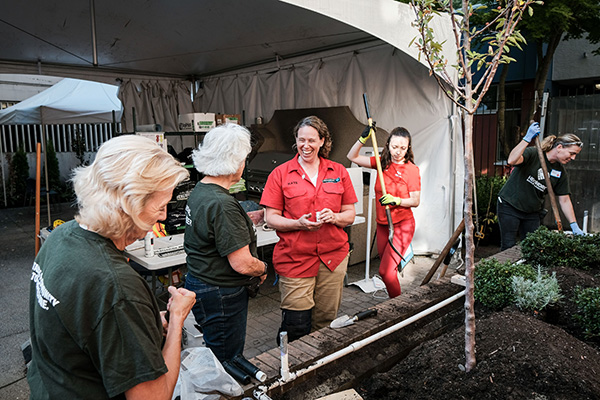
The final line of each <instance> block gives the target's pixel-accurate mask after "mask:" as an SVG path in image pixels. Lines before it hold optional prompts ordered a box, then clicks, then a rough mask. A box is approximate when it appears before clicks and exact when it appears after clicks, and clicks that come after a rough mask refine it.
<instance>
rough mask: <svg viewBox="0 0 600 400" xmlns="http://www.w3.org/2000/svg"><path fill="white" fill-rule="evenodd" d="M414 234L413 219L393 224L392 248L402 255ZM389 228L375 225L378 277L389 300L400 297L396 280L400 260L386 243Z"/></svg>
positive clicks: (398, 282) (398, 284)
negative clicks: (378, 262) (379, 260)
mask: <svg viewBox="0 0 600 400" xmlns="http://www.w3.org/2000/svg"><path fill="white" fill-rule="evenodd" d="M414 234H415V219H414V218H411V219H407V220H404V221H400V222H397V223H395V224H394V240H393V242H394V247H395V248H396V249H397V250H398V251H399V252H400V254H402V255H404V253H405V252H406V249H408V246H409V245H410V242H412V239H413V236H414ZM388 235H389V228H388V226H387V225H381V224H377V250H378V251H379V258H380V259H381V264H379V275H380V276H381V279H382V280H383V283H385V287H386V288H387V292H388V295H389V296H390V298H394V297H396V296H400V293H401V292H402V290H401V289H400V281H399V280H398V265H399V264H400V261H402V258H401V257H400V256H399V255H398V254H397V253H396V252H395V251H394V249H392V246H390V243H389V241H388Z"/></svg>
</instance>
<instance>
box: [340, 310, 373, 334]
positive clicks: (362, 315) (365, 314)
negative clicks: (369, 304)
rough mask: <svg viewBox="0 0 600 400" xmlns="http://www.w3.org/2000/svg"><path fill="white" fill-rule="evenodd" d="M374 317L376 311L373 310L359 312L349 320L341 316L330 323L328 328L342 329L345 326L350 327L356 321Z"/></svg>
mask: <svg viewBox="0 0 600 400" xmlns="http://www.w3.org/2000/svg"><path fill="white" fill-rule="evenodd" d="M375 315H377V309H374V308H372V309H368V310H365V311H361V312H359V313H358V314H355V315H354V316H353V317H352V318H350V317H349V316H347V315H342V316H341V317H338V318H336V319H334V320H333V321H331V324H330V325H329V326H330V327H331V328H333V329H338V328H343V327H345V326H350V325H352V324H353V323H354V322H356V321H358V320H361V319H365V318H369V317H373V316H375Z"/></svg>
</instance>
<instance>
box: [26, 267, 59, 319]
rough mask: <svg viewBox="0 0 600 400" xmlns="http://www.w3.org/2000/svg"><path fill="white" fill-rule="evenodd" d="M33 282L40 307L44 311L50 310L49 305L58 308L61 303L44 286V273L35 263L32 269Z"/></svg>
mask: <svg viewBox="0 0 600 400" xmlns="http://www.w3.org/2000/svg"><path fill="white" fill-rule="evenodd" d="M31 270H32V272H31V280H32V281H34V282H35V289H36V295H37V301H38V304H39V305H40V307H42V308H43V309H44V310H48V309H50V307H49V306H48V303H50V304H52V307H56V305H57V304H59V303H60V301H58V300H57V299H56V298H55V297H54V296H52V294H51V293H50V292H49V291H48V289H46V286H45V285H44V273H43V272H42V269H41V268H40V266H39V265H38V264H37V263H35V262H34V263H33V267H31Z"/></svg>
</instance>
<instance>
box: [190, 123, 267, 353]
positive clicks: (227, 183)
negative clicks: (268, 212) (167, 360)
mask: <svg viewBox="0 0 600 400" xmlns="http://www.w3.org/2000/svg"><path fill="white" fill-rule="evenodd" d="M250 150H251V146H250V132H248V130H247V129H246V128H244V127H242V126H240V125H235V124H226V125H221V126H218V127H216V128H213V129H212V130H210V132H208V133H207V134H206V136H205V137H204V140H203V142H202V143H201V144H200V145H199V146H198V149H197V150H195V151H194V153H193V156H192V157H193V160H194V166H195V167H196V169H197V170H198V172H200V173H202V174H204V175H205V176H204V178H202V180H201V181H200V182H198V184H197V185H196V187H195V188H194V190H193V191H192V193H191V194H190V197H189V199H188V202H187V205H186V207H185V216H186V218H185V219H186V229H185V239H184V247H185V251H186V253H187V268H188V274H187V277H186V280H185V287H186V288H187V289H189V290H191V291H194V292H195V293H196V300H197V302H196V305H195V306H194V308H193V309H192V312H193V313H194V317H195V318H196V322H197V323H198V324H199V325H200V326H201V327H202V332H203V334H204V340H205V342H206V345H207V347H209V348H210V349H211V350H212V351H213V353H214V354H215V356H216V357H217V358H218V359H219V361H221V362H223V363H225V362H228V361H230V360H231V359H232V358H234V357H235V356H237V355H240V354H242V352H243V350H244V344H245V341H246V319H247V316H248V297H249V290H248V288H249V287H255V288H257V287H258V285H259V284H260V283H262V282H264V280H265V278H266V274H267V264H266V263H264V262H262V261H261V260H259V259H258V258H257V253H256V233H255V231H254V224H253V223H252V221H251V220H250V218H249V217H248V215H247V214H246V212H245V211H244V209H243V208H242V206H241V205H240V204H239V202H238V201H237V200H236V199H235V198H234V197H233V196H232V195H230V194H229V188H230V187H231V186H232V185H233V184H234V183H237V182H238V181H239V180H240V179H241V177H242V172H243V171H244V166H245V160H246V157H247V156H248V154H249V153H250ZM250 294H251V293H250Z"/></svg>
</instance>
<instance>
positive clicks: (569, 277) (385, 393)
mask: <svg viewBox="0 0 600 400" xmlns="http://www.w3.org/2000/svg"><path fill="white" fill-rule="evenodd" d="M556 273H557V278H558V280H559V283H560V286H561V290H562V292H563V294H564V298H563V300H562V301H561V302H560V304H559V306H558V308H557V311H556V310H555V311H556V314H555V315H554V316H553V319H552V321H553V322H554V323H549V322H545V321H543V320H540V319H539V318H537V317H534V316H533V315H529V314H525V313H523V312H521V311H519V310H516V309H514V308H507V309H505V310H503V311H500V312H489V311H485V310H477V311H476V316H477V323H476V351H477V366H476V367H475V368H474V369H473V370H472V371H470V372H469V373H465V372H464V367H463V365H464V362H465V354H464V328H459V329H456V330H454V331H451V332H449V333H447V334H444V335H443V336H440V337H439V338H437V339H435V340H433V341H430V342H427V343H425V344H423V345H421V346H419V347H417V348H416V349H414V350H413V351H412V352H411V353H410V354H409V356H408V357H407V358H405V359H404V360H402V361H401V362H400V363H398V364H396V366H394V367H393V368H392V369H391V370H389V371H387V372H385V373H379V374H376V375H374V376H373V377H371V378H370V379H368V380H367V381H364V382H362V383H361V384H360V385H358V386H357V387H355V389H356V390H357V391H358V392H359V393H360V394H361V396H363V398H364V399H366V400H375V399H377V400H388V399H389V400H391V399H417V400H418V399H474V398H478V399H537V400H542V399H565V400H566V399H569V400H571V399H600V343H599V342H598V341H595V342H592V341H587V342H586V341H585V339H584V338H583V336H582V335H581V329H580V328H579V327H578V326H577V325H575V323H574V322H573V319H572V318H571V315H572V313H573V312H574V310H575V307H574V304H573V303H572V302H571V300H570V299H571V296H572V292H573V289H574V288H575V287H576V286H577V285H580V286H583V287H593V286H598V281H599V279H598V277H596V276H595V275H594V274H591V273H587V272H583V271H578V270H573V269H570V268H561V269H557V270H556ZM548 317H550V315H548Z"/></svg>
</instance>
